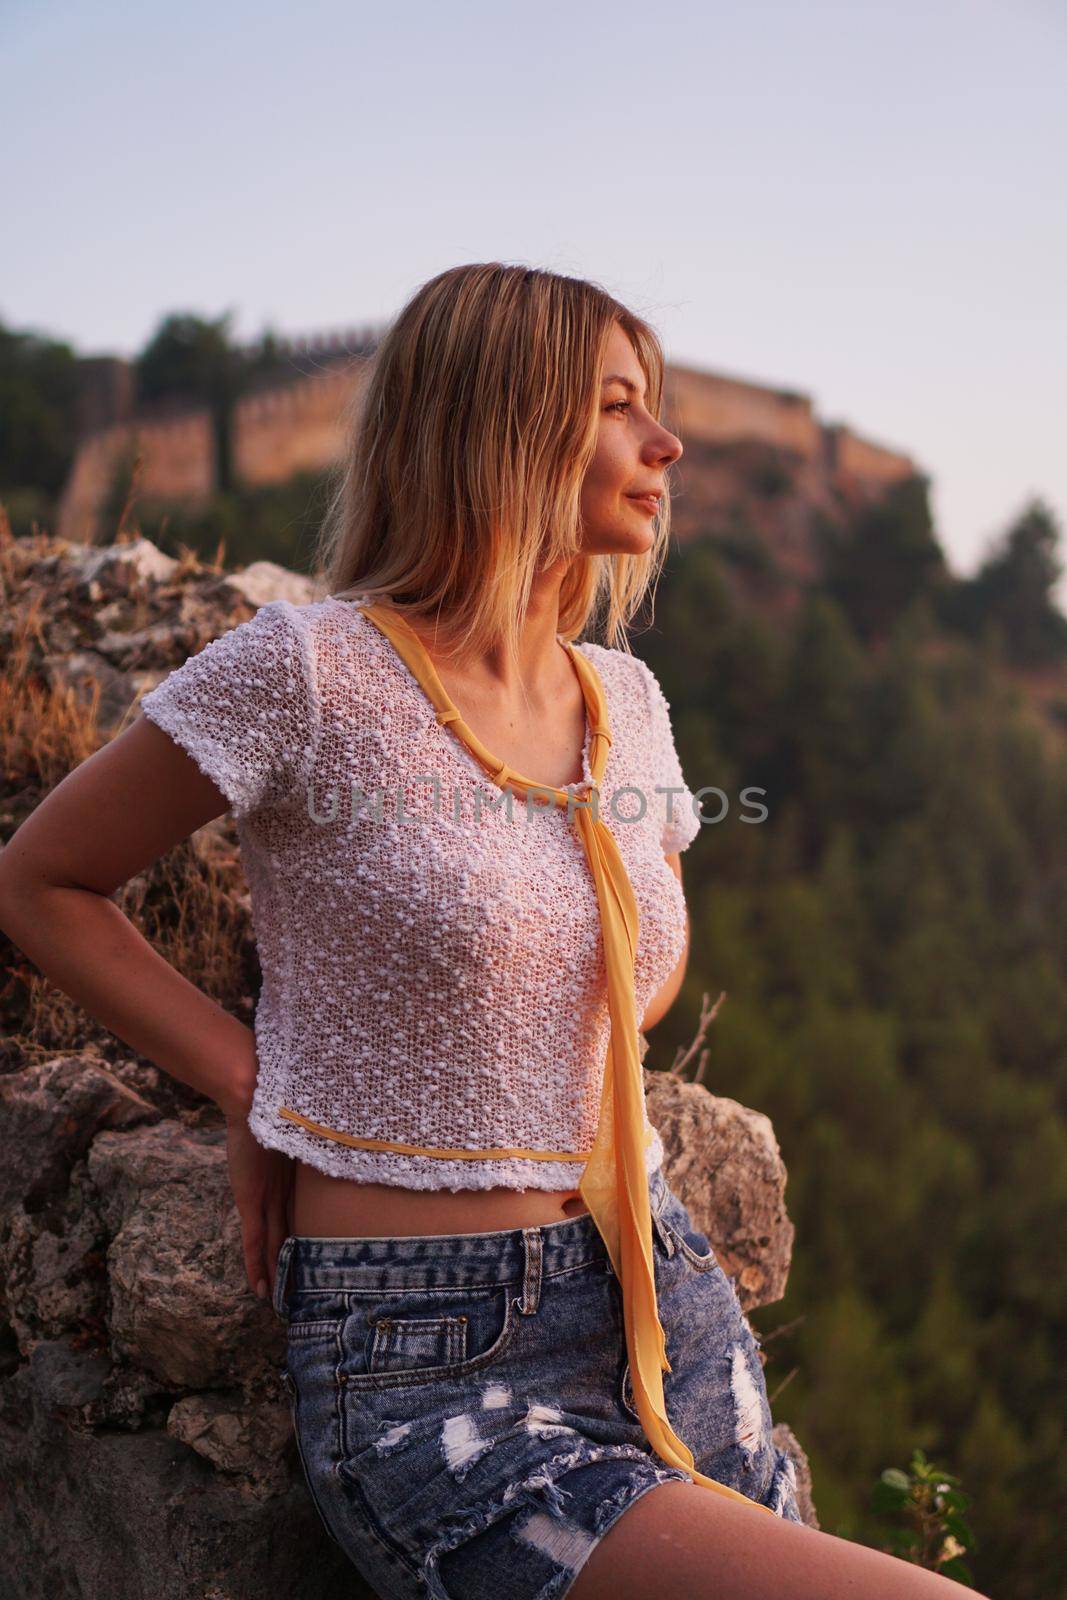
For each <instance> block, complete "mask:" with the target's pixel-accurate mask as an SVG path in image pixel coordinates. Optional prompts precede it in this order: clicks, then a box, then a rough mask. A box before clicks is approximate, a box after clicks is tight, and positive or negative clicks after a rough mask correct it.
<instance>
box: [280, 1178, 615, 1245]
mask: <svg viewBox="0 0 1067 1600" xmlns="http://www.w3.org/2000/svg"><path fill="white" fill-rule="evenodd" d="M588 1209H589V1207H588V1206H587V1205H586V1203H585V1201H584V1200H583V1199H582V1197H581V1195H580V1194H579V1192H578V1190H577V1189H571V1190H556V1191H550V1190H547V1189H465V1190H459V1191H458V1192H456V1193H453V1191H452V1190H451V1189H435V1190H430V1191H426V1190H422V1189H402V1188H399V1187H396V1186H395V1185H393V1184H388V1183H354V1182H353V1181H352V1180H351V1179H349V1178H334V1177H331V1176H330V1175H329V1174H328V1173H325V1172H320V1171H319V1170H318V1168H317V1167H312V1166H309V1165H308V1163H307V1162H306V1161H297V1162H296V1170H295V1173H294V1177H293V1189H292V1198H291V1202H290V1223H289V1231H290V1233H293V1234H298V1235H300V1236H302V1237H304V1238H315V1239H368V1238H378V1239H380V1238H392V1237H398V1238H410V1237H412V1236H413V1235H416V1234H420V1235H424V1234H440V1233H497V1232H499V1231H500V1230H501V1229H504V1228H509V1229H510V1228H539V1227H545V1226H546V1225H548V1224H551V1223H553V1222H566V1221H567V1220H569V1219H570V1218H571V1217H578V1216H581V1215H582V1213H583V1212H586V1211H588Z"/></svg>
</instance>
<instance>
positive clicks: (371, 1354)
mask: <svg viewBox="0 0 1067 1600" xmlns="http://www.w3.org/2000/svg"><path fill="white" fill-rule="evenodd" d="M513 1287H514V1286H513V1285H511V1284H497V1285H492V1284H490V1285H486V1286H484V1287H483V1286H478V1287H466V1288H452V1289H447V1288H446V1289H425V1288H419V1289H416V1290H412V1289H408V1290H404V1289H399V1290H394V1291H393V1292H391V1293H388V1294H382V1293H376V1294H374V1295H371V1296H360V1295H359V1294H352V1295H350V1311H349V1314H348V1317H347V1318H346V1320H345V1322H344V1325H343V1327H342V1328H341V1332H340V1337H339V1343H340V1349H341V1361H340V1364H339V1366H338V1369H337V1379H338V1382H339V1383H340V1384H342V1385H344V1386H345V1387H346V1388H347V1389H349V1390H350V1391H351V1390H357V1391H358V1390H361V1389H362V1390H366V1389H372V1390H374V1389H381V1390H384V1389H397V1388H411V1387H416V1386H419V1385H422V1384H430V1383H439V1382H442V1381H445V1380H449V1379H459V1378H464V1377H466V1376H467V1374H468V1373H472V1372H483V1371H485V1369H486V1368H487V1367H490V1366H492V1365H493V1363H494V1362H496V1361H498V1360H499V1359H500V1358H501V1356H503V1355H504V1353H505V1351H506V1350H507V1348H508V1346H509V1345H510V1343H511V1341H512V1338H513V1337H514V1334H515V1330H516V1327H517V1324H518V1316H519V1312H518V1303H519V1302H518V1299H517V1298H513V1296H512V1289H513Z"/></svg>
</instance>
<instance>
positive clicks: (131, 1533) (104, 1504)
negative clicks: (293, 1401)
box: [0, 1357, 375, 1600]
mask: <svg viewBox="0 0 1067 1600" xmlns="http://www.w3.org/2000/svg"><path fill="white" fill-rule="evenodd" d="M52 1359H54V1360H55V1365H56V1368H57V1372H58V1371H61V1369H62V1361H61V1360H60V1358H58V1357H57V1358H52ZM57 1381H58V1380H57ZM61 1381H62V1382H63V1383H64V1384H66V1385H70V1384H73V1383H75V1382H76V1381H78V1380H77V1379H76V1378H75V1377H74V1376H72V1375H68V1377H66V1378H64V1379H62V1380H61ZM65 1392H66V1393H67V1394H68V1395H69V1394H70V1393H71V1392H72V1391H71V1389H70V1388H69V1387H68V1388H66V1390H65ZM0 1481H2V1482H3V1484H4V1500H3V1510H2V1512H0V1518H2V1523H3V1528H4V1533H5V1536H6V1537H5V1540H4V1575H3V1580H2V1582H0V1592H2V1593H3V1594H4V1595H5V1596H9V1595H10V1596H11V1597H12V1600H15V1597H16V1596H17V1597H18V1600H258V1597H260V1596H264V1595H267V1596H270V1597H271V1600H375V1597H374V1593H373V1591H372V1590H370V1589H369V1588H367V1586H366V1585H364V1584H363V1583H362V1582H361V1580H360V1579H359V1577H358V1575H357V1574H356V1573H355V1572H354V1571H353V1568H352V1566H351V1565H350V1563H349V1562H348V1561H347V1560H346V1559H345V1558H344V1556H343V1555H342V1554H341V1552H340V1551H339V1550H338V1548H337V1546H336V1545H335V1544H334V1543H333V1542H332V1540H330V1539H329V1538H328V1537H327V1536H326V1534H325V1531H324V1529H323V1526H322V1523H321V1521H320V1520H319V1516H318V1513H317V1511H316V1510H315V1507H314V1504H313V1502H312V1501H311V1499H310V1497H309V1495H308V1492H307V1489H306V1487H305V1486H304V1483H303V1480H302V1476H301V1474H300V1469H299V1466H296V1467H295V1468H294V1470H293V1472H292V1474H291V1476H290V1480H289V1483H288V1486H287V1487H286V1489H285V1490H284V1491H283V1492H281V1493H278V1494H274V1495H271V1496H269V1497H266V1496H261V1495H258V1494H256V1493H253V1492H251V1491H250V1490H249V1489H248V1488H247V1487H245V1486H244V1485H243V1484H241V1483H239V1481H238V1480H236V1479H234V1478H233V1477H231V1476H230V1475H229V1474H228V1473H226V1472H222V1471H219V1470H217V1469H216V1468H215V1467H214V1466H213V1465H212V1463H211V1462H210V1461H208V1460H207V1459H206V1458H205V1457H204V1456H202V1455H201V1454H200V1453H199V1452H198V1451H197V1450H195V1449H193V1448H192V1447H191V1446H189V1445H188V1444H185V1443H184V1442H183V1441H182V1440H181V1439H178V1438H176V1437H175V1436H174V1435H173V1434H171V1433H168V1432H167V1431H166V1429H165V1428H164V1427H163V1426H158V1427H145V1428H142V1429H140V1430H139V1431H137V1432H134V1433H128V1432H113V1431H103V1432H97V1433H93V1432H88V1433H83V1432H80V1431H78V1430H72V1429H71V1427H70V1425H69V1418H68V1415H67V1414H66V1413H65V1412H63V1411H62V1410H56V1409H55V1408H54V1407H53V1406H52V1404H51V1403H50V1402H48V1401H46V1400H45V1399H44V1398H43V1397H42V1395H41V1394H40V1393H39V1392H38V1390H37V1387H36V1385H35V1384H34V1382H33V1381H32V1379H31V1377H30V1370H29V1364H28V1363H27V1364H25V1365H24V1366H23V1367H22V1368H20V1370H19V1372H18V1373H17V1374H15V1375H14V1376H13V1377H11V1378H9V1379H8V1380H7V1381H6V1382H4V1383H2V1384H0Z"/></svg>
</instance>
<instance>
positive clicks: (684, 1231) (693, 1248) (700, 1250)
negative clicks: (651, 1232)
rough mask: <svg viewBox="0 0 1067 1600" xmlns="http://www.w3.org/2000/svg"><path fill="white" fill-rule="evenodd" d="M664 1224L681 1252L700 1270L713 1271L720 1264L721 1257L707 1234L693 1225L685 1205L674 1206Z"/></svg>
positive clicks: (691, 1264) (664, 1219)
mask: <svg viewBox="0 0 1067 1600" xmlns="http://www.w3.org/2000/svg"><path fill="white" fill-rule="evenodd" d="M662 1220H663V1223H664V1226H665V1227H666V1229H667V1231H668V1233H669V1234H670V1236H671V1238H672V1239H673V1241H674V1243H675V1245H676V1246H677V1248H678V1250H679V1251H680V1253H681V1254H682V1255H683V1256H684V1257H685V1259H686V1260H687V1261H688V1262H689V1264H690V1266H693V1267H695V1268H696V1270H697V1271H698V1272H711V1271H713V1270H714V1268H715V1267H717V1266H718V1265H719V1258H718V1256H717V1255H716V1254H715V1251H714V1249H713V1248H712V1245H711V1242H710V1241H709V1239H708V1238H707V1236H706V1235H705V1234H703V1233H701V1232H700V1229H699V1228H695V1227H694V1226H693V1219H692V1217H691V1216H690V1215H689V1212H688V1210H687V1209H686V1207H685V1206H683V1205H681V1203H679V1204H678V1205H677V1207H672V1209H671V1211H670V1213H669V1215H667V1216H665V1217H664V1218H663V1219H662Z"/></svg>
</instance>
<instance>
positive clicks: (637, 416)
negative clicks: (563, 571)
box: [581, 322, 682, 556]
mask: <svg viewBox="0 0 1067 1600" xmlns="http://www.w3.org/2000/svg"><path fill="white" fill-rule="evenodd" d="M601 377H602V383H601V389H600V427H599V431H598V434H597V445H596V454H595V456H594V457H593V460H592V462H591V463H590V466H589V470H588V471H587V473H586V475H585V479H584V481H583V483H582V494H581V517H582V546H581V547H582V550H583V552H584V553H585V554H586V555H591V556H599V555H643V554H644V552H645V551H646V550H648V549H650V548H651V545H652V525H653V522H654V520H655V507H654V505H653V504H650V503H649V501H648V500H647V499H642V498H641V497H642V496H647V495H649V494H651V495H659V494H662V492H663V487H664V482H663V480H664V474H665V473H666V470H667V468H668V467H669V466H670V464H671V462H672V461H677V460H678V458H679V457H680V456H681V454H682V446H681V442H680V441H679V440H678V439H676V438H675V436H674V434H673V433H670V432H669V431H668V430H667V429H666V428H664V427H661V425H660V424H659V423H658V422H657V421H656V420H655V418H654V417H653V416H651V414H650V413H649V412H648V411H647V410H646V409H645V375H644V372H643V371H642V370H641V363H640V362H639V361H638V359H637V356H636V354H635V352H634V347H633V345H632V344H631V343H630V341H629V339H628V338H627V336H626V334H625V333H624V331H623V329H622V328H621V327H620V325H619V324H618V323H617V322H616V323H615V324H614V325H613V327H612V330H611V337H610V339H609V341H608V346H607V352H606V355H605V359H604V368H603V372H602V374H601Z"/></svg>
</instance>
